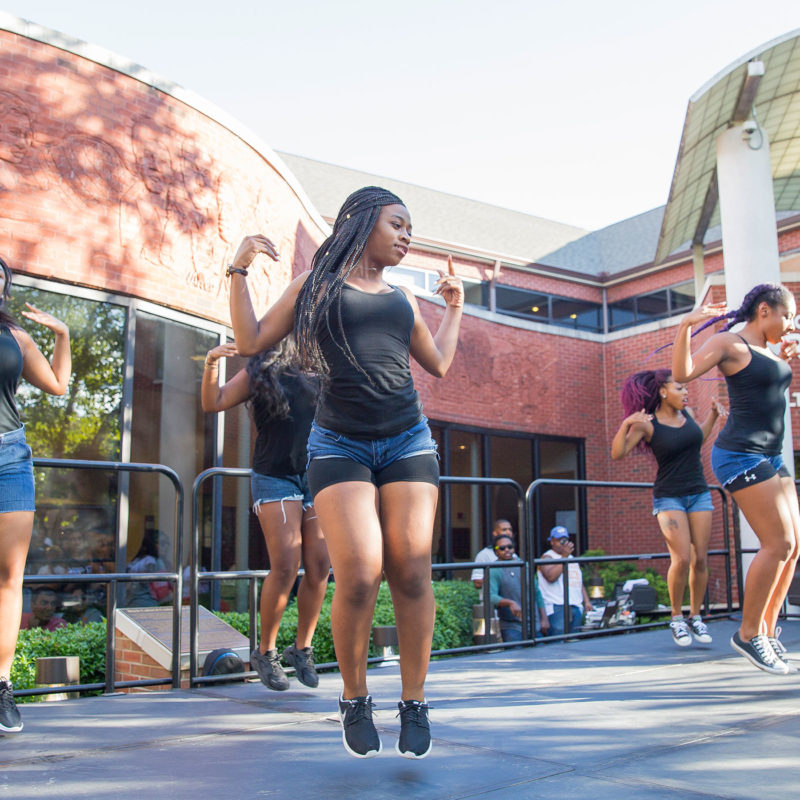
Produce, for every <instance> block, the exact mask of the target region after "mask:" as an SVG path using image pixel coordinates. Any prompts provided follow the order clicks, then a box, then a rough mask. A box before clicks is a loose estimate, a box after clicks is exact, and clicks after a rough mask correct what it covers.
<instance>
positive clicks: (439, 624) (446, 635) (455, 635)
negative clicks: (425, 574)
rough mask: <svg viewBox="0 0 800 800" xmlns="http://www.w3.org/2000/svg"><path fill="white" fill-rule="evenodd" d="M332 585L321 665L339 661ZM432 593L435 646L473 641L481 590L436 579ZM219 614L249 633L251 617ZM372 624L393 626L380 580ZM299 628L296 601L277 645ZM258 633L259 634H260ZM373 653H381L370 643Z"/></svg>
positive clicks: (319, 637)
mask: <svg viewBox="0 0 800 800" xmlns="http://www.w3.org/2000/svg"><path fill="white" fill-rule="evenodd" d="M333 589H334V586H333V584H331V585H329V586H328V590H327V592H326V594H325V600H324V601H323V603H322V611H321V612H320V615H319V622H318V624H317V629H316V631H315V633H314V639H313V641H312V644H313V646H314V656H315V660H316V662H317V663H318V664H323V663H326V662H331V661H335V660H336V654H335V651H334V649H333V638H332V637H331V599H332V598H333ZM433 596H434V600H435V602H436V624H435V626H434V629H433V649H434V650H447V649H450V648H453V647H465V646H467V645H470V644H472V606H473V604H474V603H477V602H478V590H477V589H476V588H475V587H474V586H473V585H472V583H471V582H469V581H434V583H433ZM217 616H218V617H220V618H221V619H223V620H225V622H227V623H228V624H229V625H230V626H231V627H233V628H236V630H237V631H239V632H240V633H242V634H244V635H245V636H249V635H250V618H249V616H248V615H247V614H243V613H240V612H220V613H218V614H217ZM372 624H373V625H394V624H395V620H394V607H393V606H392V597H391V594H390V593H389V586H388V585H387V584H386V583H385V582H384V583H381V586H380V589H379V590H378V599H377V601H376V603H375V613H374V615H373V618H372ZM296 630H297V604H296V603H292V604H291V605H290V606H288V607H287V609H286V611H285V612H284V614H283V619H282V620H281V626H280V628H279V629H278V638H277V643H276V647H277V649H278V650H279V651H281V650H282V649H283V648H285V647H288V646H289V645H290V644H292V643H293V642H294V634H295V631H296ZM257 635H258V634H257ZM370 655H371V656H376V655H378V652H377V651H376V650H375V648H374V647H373V646H372V645H370Z"/></svg>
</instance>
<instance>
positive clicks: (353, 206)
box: [294, 186, 405, 382]
mask: <svg viewBox="0 0 800 800" xmlns="http://www.w3.org/2000/svg"><path fill="white" fill-rule="evenodd" d="M392 205H405V204H404V203H403V201H402V200H401V199H400V198H399V197H398V196H397V195H396V194H393V193H392V192H390V191H388V190H387V189H381V188H380V187H379V186H365V187H364V188H363V189H358V190H357V191H355V192H353V193H352V194H351V195H350V196H349V197H348V198H347V200H345V201H344V204H343V205H342V207H341V209H339V214H338V216H337V217H336V221H335V222H334V223H333V233H331V235H330V236H329V237H328V238H327V239H326V240H325V241H324V242H323V243H322V245H321V246H320V248H319V250H317V252H316V253H315V254H314V258H313V260H312V262H311V274H310V275H309V276H308V279H307V280H306V282H305V283H304V284H303V287H302V288H301V289H300V293H299V295H298V297H297V302H296V304H295V309H294V330H295V336H296V339H297V349H298V358H299V362H300V364H301V365H302V366H303V368H304V369H307V370H310V371H311V372H314V373H316V374H317V375H325V374H327V372H328V365H327V364H326V362H325V358H324V356H323V355H322V352H321V350H320V347H319V334H320V332H321V331H322V330H323V329H325V328H327V330H328V331H329V332H331V323H330V315H331V314H332V313H333V314H336V316H337V320H338V323H339V329H340V330H341V331H342V341H341V342H337V346H338V347H339V348H340V349H341V350H342V352H343V353H344V354H345V356H346V357H347V360H348V361H349V362H350V363H351V364H352V365H353V366H354V367H355V368H356V369H358V370H359V371H360V372H361V373H362V374H363V375H364V376H365V377H366V378H367V379H369V380H370V382H371V380H372V379H371V377H370V376H369V375H367V373H366V372H364V370H363V369H362V368H361V366H360V365H359V364H358V362H357V360H356V357H355V355H354V354H353V351H352V350H351V349H350V345H349V344H348V342H347V337H346V336H345V334H344V330H343V329H342V324H341V323H342V307H341V298H342V287H343V286H344V283H345V281H346V280H347V277H348V276H349V275H350V273H351V272H352V271H353V269H354V268H355V267H356V265H357V264H358V261H359V259H360V258H361V256H362V254H363V253H364V248H365V247H366V244H367V239H369V235H370V233H372V229H373V228H374V227H375V222H376V220H377V219H378V215H379V214H380V212H381V208H382V207H383V206H392Z"/></svg>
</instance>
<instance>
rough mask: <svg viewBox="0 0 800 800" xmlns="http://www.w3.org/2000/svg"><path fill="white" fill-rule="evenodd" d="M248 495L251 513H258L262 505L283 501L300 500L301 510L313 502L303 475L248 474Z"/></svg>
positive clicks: (309, 506)
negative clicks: (251, 507)
mask: <svg viewBox="0 0 800 800" xmlns="http://www.w3.org/2000/svg"><path fill="white" fill-rule="evenodd" d="M250 493H251V494H252V496H253V513H254V514H256V513H258V507H259V506H260V505H261V504H262V503H282V502H283V501H284V500H300V501H302V503H303V508H311V506H313V505H314V501H313V500H312V499H311V492H310V491H309V490H308V481H307V480H306V476H305V473H304V474H303V475H282V476H281V477H279V478H278V477H275V476H273V475H262V474H261V473H260V472H251V473H250Z"/></svg>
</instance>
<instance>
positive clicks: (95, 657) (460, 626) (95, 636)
mask: <svg viewBox="0 0 800 800" xmlns="http://www.w3.org/2000/svg"><path fill="white" fill-rule="evenodd" d="M433 595H434V598H435V601H436V625H435V627H434V631H433V649H434V650H447V649H450V648H453V647H464V646H466V645H470V644H472V605H473V604H474V603H477V602H478V591H477V590H476V589H475V587H474V586H473V585H472V583H471V582H469V581H434V583H433ZM332 597H333V585H332V584H331V585H330V586H328V591H327V593H326V595H325V600H324V602H323V604H322V611H321V613H320V616H319V623H318V625H317V630H316V633H315V634H314V640H313V645H314V655H315V658H316V661H317V663H319V664H322V663H325V662H331V661H335V660H336V656H335V654H334V650H333V640H332V638H331V598H332ZM184 611H185V613H187V614H188V609H185V610H184ZM217 616H219V617H220V618H222V619H224V620H225V621H226V622H227V623H228V624H229V625H231V626H232V627H234V628H236V630H238V631H239V632H241V633H243V634H244V635H245V636H249V627H250V618H249V615H248V614H244V613H239V612H219V613H218V614H217ZM373 619H374V622H373V624H375V625H394V609H393V608H392V600H391V596H390V594H389V588H388V586H387V585H386V584H385V583H382V584H381V587H380V590H379V592H378V601H377V603H376V606H375V616H374V618H373ZM296 629H297V604H296V603H291V604H290V605H289V606H288V607H287V609H286V611H285V612H284V614H283V620H282V621H281V626H280V629H279V631H278V643H277V647H278V649H279V650H282V649H283V648H285V647H288V646H289V645H290V644H292V642H293V641H294V634H295V630H296ZM105 640H106V624H105V622H92V623H89V624H88V625H81V624H71V625H67V626H65V627H63V628H58V629H57V630H55V631H46V630H42V629H41V628H38V629H34V630H23V631H20V632H19V639H18V640H17V649H16V653H15V655H14V662H13V664H12V665H11V680H12V682H13V683H14V688H15V689H32V688H34V686H35V685H36V659H37V658H41V657H46V656H79V657H80V660H81V683H102V682H103V681H104V680H105V667H106V663H105V662H106V655H105V645H106V641H105ZM370 655H378V653H377V652H376V651H375V650H374V648H373V647H372V646H370ZM33 700H35V698H33V697H30V698H29V697H24V698H18V702H31V701H33Z"/></svg>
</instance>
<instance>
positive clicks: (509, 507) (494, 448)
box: [484, 436, 533, 556]
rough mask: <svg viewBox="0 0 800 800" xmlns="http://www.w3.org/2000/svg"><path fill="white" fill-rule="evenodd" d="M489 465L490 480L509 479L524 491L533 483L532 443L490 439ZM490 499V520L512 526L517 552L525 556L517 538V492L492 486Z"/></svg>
mask: <svg viewBox="0 0 800 800" xmlns="http://www.w3.org/2000/svg"><path fill="white" fill-rule="evenodd" d="M489 465H490V469H489V477H491V478H510V479H511V480H514V481H516V482H517V483H518V484H519V485H520V486H521V487H522V489H523V491H524V490H525V489H527V488H528V486H530V484H531V482H532V481H533V448H532V440H531V439H524V438H517V437H511V436H490V437H489ZM490 496H491V508H490V510H489V517H490V518H491V520H492V521H494V520H496V519H501V518H502V519H507V520H508V521H509V522H510V523H511V524H512V525H513V526H514V533H515V535H516V538H517V552H518V553H520V554H521V555H523V556H524V555H525V552H524V537H523V536H521V535H520V534H521V531H520V521H519V515H518V505H517V503H518V495H517V492H516V491H515V490H514V488H513V487H511V486H494V487H492V489H491V492H490ZM490 534H491V532H490V531H486V532H485V535H484V542H486V541H488V537H489V536H490Z"/></svg>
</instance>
